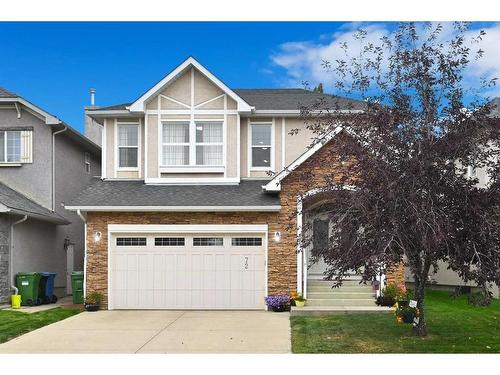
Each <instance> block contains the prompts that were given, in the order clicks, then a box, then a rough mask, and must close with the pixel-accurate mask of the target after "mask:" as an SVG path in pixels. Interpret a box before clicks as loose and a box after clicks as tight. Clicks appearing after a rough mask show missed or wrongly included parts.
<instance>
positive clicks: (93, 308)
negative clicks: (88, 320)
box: [85, 303, 100, 311]
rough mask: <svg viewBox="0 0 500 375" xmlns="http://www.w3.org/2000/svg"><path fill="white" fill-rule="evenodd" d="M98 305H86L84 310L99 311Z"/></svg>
mask: <svg viewBox="0 0 500 375" xmlns="http://www.w3.org/2000/svg"><path fill="white" fill-rule="evenodd" d="M99 306H100V305H99V304H97V303H87V304H85V310H87V311H97V310H99Z"/></svg>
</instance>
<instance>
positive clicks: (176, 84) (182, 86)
mask: <svg viewBox="0 0 500 375" xmlns="http://www.w3.org/2000/svg"><path fill="white" fill-rule="evenodd" d="M161 94H162V95H165V96H168V97H170V98H172V99H175V100H177V101H179V102H181V103H184V104H186V105H191V73H190V70H188V71H187V72H186V73H184V74H183V75H181V76H180V77H178V78H177V79H175V80H173V81H172V82H171V83H170V85H169V86H168V87H167V88H166V89H165V90H164V91H163V92H162V93H161ZM169 102H170V101H169ZM171 103H173V102H171ZM184 108H185V107H184Z"/></svg>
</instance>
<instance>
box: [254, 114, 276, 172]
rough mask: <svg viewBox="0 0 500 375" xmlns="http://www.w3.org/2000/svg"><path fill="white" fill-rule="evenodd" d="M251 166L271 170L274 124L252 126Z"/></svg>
mask: <svg viewBox="0 0 500 375" xmlns="http://www.w3.org/2000/svg"><path fill="white" fill-rule="evenodd" d="M250 126H251V127H250V129H251V142H252V144H251V149H252V150H251V160H252V161H251V166H252V168H255V169H270V168H271V155H272V144H271V143H272V139H271V138H272V136H271V134H272V124H251V125H250Z"/></svg>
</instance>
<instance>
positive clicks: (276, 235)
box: [274, 232, 281, 242]
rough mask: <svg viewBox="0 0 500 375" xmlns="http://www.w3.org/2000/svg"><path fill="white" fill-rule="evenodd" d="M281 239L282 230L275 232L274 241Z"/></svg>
mask: <svg viewBox="0 0 500 375" xmlns="http://www.w3.org/2000/svg"><path fill="white" fill-rule="evenodd" d="M280 241H281V232H274V242H280Z"/></svg>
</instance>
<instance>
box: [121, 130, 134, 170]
mask: <svg viewBox="0 0 500 375" xmlns="http://www.w3.org/2000/svg"><path fill="white" fill-rule="evenodd" d="M138 157H139V125H138V124H119V125H118V167H119V168H138V166H139V160H138Z"/></svg>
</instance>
